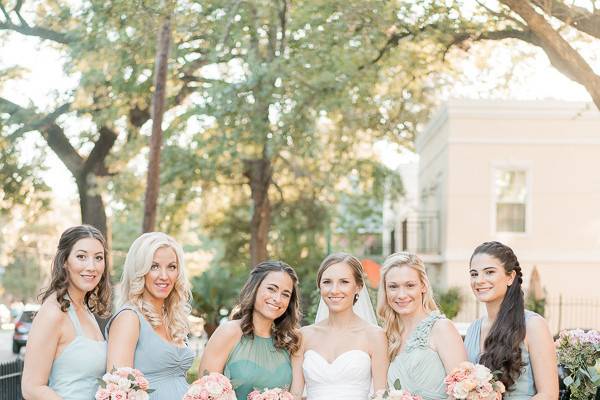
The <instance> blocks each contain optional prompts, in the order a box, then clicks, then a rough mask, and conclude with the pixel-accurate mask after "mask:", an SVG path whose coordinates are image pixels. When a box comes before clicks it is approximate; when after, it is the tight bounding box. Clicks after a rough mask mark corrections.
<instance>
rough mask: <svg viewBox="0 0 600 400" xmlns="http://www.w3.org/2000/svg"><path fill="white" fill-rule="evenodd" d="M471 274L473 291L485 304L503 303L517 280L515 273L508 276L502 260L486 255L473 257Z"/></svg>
mask: <svg viewBox="0 0 600 400" xmlns="http://www.w3.org/2000/svg"><path fill="white" fill-rule="evenodd" d="M469 273H470V275H471V289H472V290H473V293H474V294H475V296H476V297H477V299H478V300H479V301H481V302H483V303H494V302H499V303H501V302H502V300H503V299H504V296H505V295H506V292H507V291H508V286H510V285H511V284H512V283H513V280H514V278H515V271H512V272H511V273H510V274H507V273H506V270H505V269H504V266H503V265H502V263H501V262H500V260H498V259H497V258H496V257H493V256H491V255H489V254H486V253H478V254H475V255H474V256H473V259H472V260H471V268H470V270H469Z"/></svg>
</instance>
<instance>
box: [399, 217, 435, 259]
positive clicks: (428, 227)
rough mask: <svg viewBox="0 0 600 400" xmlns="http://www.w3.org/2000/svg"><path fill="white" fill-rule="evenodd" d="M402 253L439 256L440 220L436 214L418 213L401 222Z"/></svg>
mask: <svg viewBox="0 0 600 400" xmlns="http://www.w3.org/2000/svg"><path fill="white" fill-rule="evenodd" d="M401 235H402V237H401V241H400V243H401V246H402V250H403V251H410V252H411V253H419V254H436V255H437V254H440V218H439V213H438V212H428V213H420V214H419V215H418V216H416V217H409V218H407V219H405V220H404V221H402V232H401Z"/></svg>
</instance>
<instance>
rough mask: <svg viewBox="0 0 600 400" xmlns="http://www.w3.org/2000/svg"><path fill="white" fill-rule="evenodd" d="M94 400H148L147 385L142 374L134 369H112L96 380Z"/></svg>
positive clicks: (151, 390)
mask: <svg viewBox="0 0 600 400" xmlns="http://www.w3.org/2000/svg"><path fill="white" fill-rule="evenodd" d="M98 386H99V387H98V390H97V391H96V395H95V396H94V398H95V399H96V400H148V394H150V393H152V392H154V390H153V389H149V388H148V386H149V383H148V380H147V379H146V378H144V374H142V373H141V372H140V370H137V369H135V368H129V367H120V368H113V369H112V370H111V371H110V373H108V372H107V373H106V374H104V376H103V377H102V379H98Z"/></svg>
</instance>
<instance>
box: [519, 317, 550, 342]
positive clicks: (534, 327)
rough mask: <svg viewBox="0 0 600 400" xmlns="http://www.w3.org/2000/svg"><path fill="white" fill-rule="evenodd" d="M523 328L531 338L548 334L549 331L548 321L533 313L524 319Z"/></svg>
mask: <svg viewBox="0 0 600 400" xmlns="http://www.w3.org/2000/svg"><path fill="white" fill-rule="evenodd" d="M525 329H526V331H527V336H528V337H529V338H530V340H531V339H535V338H536V337H539V336H540V335H544V336H545V335H548V334H549V333H550V328H549V327H548V322H546V319H545V318H544V317H542V316H541V315H538V314H533V315H531V316H530V317H529V318H527V320H526V321H525Z"/></svg>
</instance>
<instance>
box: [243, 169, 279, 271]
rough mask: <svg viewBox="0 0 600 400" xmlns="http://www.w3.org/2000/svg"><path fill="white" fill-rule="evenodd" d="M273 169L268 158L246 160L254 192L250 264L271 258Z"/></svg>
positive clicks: (247, 171)
mask: <svg viewBox="0 0 600 400" xmlns="http://www.w3.org/2000/svg"><path fill="white" fill-rule="evenodd" d="M272 174H273V171H272V169H271V161H270V160H268V159H264V158H261V159H256V160H244V175H245V176H246V177H247V178H248V181H249V184H250V191H251V194H252V206H253V207H252V222H251V224H250V266H251V267H254V266H255V265H256V264H258V263H260V262H261V261H265V260H266V259H268V258H269V253H268V251H267V243H268V236H269V228H270V227H271V202H270V201H269V187H270V186H271V183H272V176H273V175H272Z"/></svg>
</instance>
